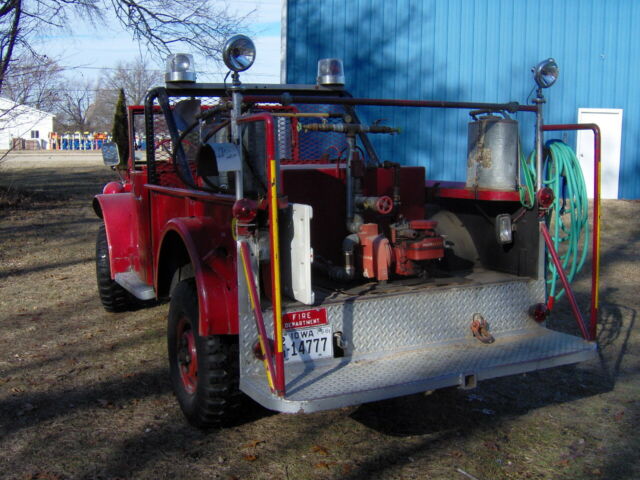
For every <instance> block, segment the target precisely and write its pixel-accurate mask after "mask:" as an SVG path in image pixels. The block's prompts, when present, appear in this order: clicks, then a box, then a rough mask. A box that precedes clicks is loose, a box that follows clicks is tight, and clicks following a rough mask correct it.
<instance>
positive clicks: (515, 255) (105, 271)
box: [94, 36, 596, 427]
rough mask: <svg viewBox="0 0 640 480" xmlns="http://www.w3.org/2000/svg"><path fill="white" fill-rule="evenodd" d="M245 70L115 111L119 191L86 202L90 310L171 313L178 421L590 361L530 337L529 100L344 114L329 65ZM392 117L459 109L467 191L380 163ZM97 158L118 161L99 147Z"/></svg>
mask: <svg viewBox="0 0 640 480" xmlns="http://www.w3.org/2000/svg"><path fill="white" fill-rule="evenodd" d="M254 55H255V49H254V47H253V44H252V42H251V40H250V39H248V38H247V37H244V36H235V37H232V38H231V39H230V40H229V41H228V42H227V45H226V47H225V54H224V61H225V63H226V65H227V66H228V67H229V69H230V70H231V82H230V83H223V84H205V83H197V82H195V73H194V70H193V59H192V58H190V57H189V56H188V55H181V54H178V55H175V56H173V57H172V59H171V60H170V61H169V64H168V65H169V69H168V72H167V77H166V80H167V84H166V86H164V87H158V88H154V89H152V90H151V91H149V93H148V95H147V98H146V101H145V105H144V106H134V107H129V137H130V139H131V141H130V148H129V152H128V163H127V165H126V168H121V169H118V170H117V171H118V172H120V175H121V180H120V181H114V182H110V183H108V184H107V185H106V186H105V187H104V190H103V192H102V194H100V195H97V196H96V197H95V199H94V209H95V211H96V213H97V215H98V216H99V217H100V218H101V219H102V220H103V225H102V226H101V227H100V229H99V232H98V239H97V247H96V254H97V260H96V261H97V279H98V287H99V293H100V297H101V300H102V303H103V305H104V307H105V308H106V309H107V310H109V311H123V310H127V309H128V308H130V307H132V306H134V305H136V304H139V303H140V302H148V301H153V300H166V299H168V300H170V307H169V315H168V332H167V337H168V356H169V364H170V375H171V381H172V385H173V388H174V391H175V393H176V396H177V399H178V401H179V403H180V406H181V408H182V410H183V411H184V413H185V415H186V417H187V419H188V420H189V421H190V422H191V423H192V424H194V425H196V426H198V427H210V426H212V425H218V424H221V423H225V422H227V421H229V420H230V419H232V418H233V417H234V415H237V414H241V412H242V410H243V402H242V399H243V396H244V395H246V396H248V397H250V398H252V399H253V400H255V401H257V402H258V403H260V404H262V405H264V406H265V407H267V408H270V409H273V410H277V411H281V412H313V411H317V410H323V409H331V408H337V407H342V406H346V405H352V404H358V403H363V402H369V401H374V400H379V399H384V398H390V397H394V396H400V395H405V394H410V393H415V392H420V391H427V390H434V389H438V388H443V387H449V386H459V387H461V388H465V389H468V388H473V387H474V386H475V385H476V384H477V382H478V381H480V380H484V379H488V378H493V377H499V376H505V375H513V374H517V373H522V372H527V371H532V370H538V369H543V368H548V367H554V366H558V365H563V364H569V363H575V362H579V361H582V360H586V359H589V358H592V357H593V356H594V355H595V353H596V350H595V349H596V347H595V344H594V342H593V341H592V340H593V338H590V337H589V335H586V338H579V337H576V336H572V335H568V334H565V333H561V332H557V331H553V330H551V329H549V328H547V327H546V326H545V319H546V316H547V314H548V300H547V292H546V289H547V286H546V280H545V272H546V265H545V263H546V259H547V257H546V243H545V239H544V235H543V232H542V230H544V229H542V228H541V223H544V222H545V220H544V218H543V217H544V209H545V208H546V207H547V206H548V205H547V204H546V203H545V202H547V201H548V199H547V198H546V197H544V195H542V194H541V193H540V192H542V193H544V192H545V189H544V186H542V185H538V186H537V188H536V192H529V193H528V194H524V197H525V198H524V201H523V197H522V195H521V191H520V190H521V188H520V175H521V173H520V167H519V157H518V155H519V142H518V127H517V122H516V121H515V120H513V119H512V118H511V117H512V116H513V114H515V113H517V112H524V114H526V112H530V113H532V114H536V115H537V116H538V122H537V128H538V135H539V136H541V127H542V121H541V120H542V116H541V107H542V103H539V104H536V105H533V106H531V105H530V106H522V105H519V104H517V103H505V104H486V103H469V102H466V103H463V102H460V103H454V102H437V101H426V100H416V101H411V100H389V99H363V98H353V97H352V96H351V95H350V94H349V93H348V92H347V91H346V90H345V89H344V87H343V84H344V77H343V71H342V65H341V62H340V61H338V60H335V59H325V60H322V61H321V62H320V64H319V73H318V83H317V84H315V85H248V84H247V85H245V84H243V83H241V81H240V72H242V71H243V70H246V69H247V68H249V67H250V65H251V63H252V60H253V57H254ZM551 67H552V66H551ZM551 67H549V66H547V67H545V68H547V69H548V68H551ZM552 73H553V72H552ZM545 74H547V75H548V74H549V72H548V71H545ZM556 74H557V72H556ZM540 91H541V90H539V92H540ZM385 107H396V108H463V109H468V110H473V112H472V114H473V116H474V117H473V119H472V120H473V121H472V122H471V124H470V127H469V132H470V137H469V138H470V144H469V145H470V146H469V157H468V177H467V182H466V183H455V182H448V181H445V180H446V179H443V180H440V179H432V178H430V176H429V172H428V170H427V169H425V167H422V166H407V165H408V164H411V159H408V158H401V157H400V156H398V155H395V154H391V155H388V156H385V157H384V158H382V157H381V156H380V155H379V154H378V153H377V150H378V149H377V147H378V146H379V145H382V144H384V142H391V143H392V145H395V143H393V142H395V141H396V139H397V138H399V137H400V136H401V135H402V132H400V131H398V130H397V129H396V128H394V127H393V125H386V124H384V122H383V121H381V120H379V119H382V118H385V117H384V113H383V110H384V108H385ZM359 109H364V113H361V111H360V110H359ZM361 117H362V118H365V117H366V118H367V119H368V123H365V122H364V121H362V120H361ZM136 138H137V139H139V140H138V141H136V140H135V139H136ZM140 143H142V148H140V149H137V147H138V146H139V145H140ZM385 151H387V152H389V151H391V152H393V149H391V150H389V149H387V150H385ZM104 156H105V163H107V164H109V165H115V164H116V163H117V161H118V160H117V158H118V157H117V151H115V150H114V145H113V144H108V145H106V146H105V148H104ZM538 156H540V152H539V151H538ZM547 193H548V192H547ZM541 232H542V233H541Z"/></svg>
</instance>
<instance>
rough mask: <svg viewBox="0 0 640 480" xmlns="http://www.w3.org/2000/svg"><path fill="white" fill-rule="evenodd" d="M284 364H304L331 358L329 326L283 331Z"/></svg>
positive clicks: (331, 341)
mask: <svg viewBox="0 0 640 480" xmlns="http://www.w3.org/2000/svg"><path fill="white" fill-rule="evenodd" d="M283 350H284V360H285V362H306V361H311V360H317V359H319V358H331V357H333V336H332V332H331V325H323V326H318V327H313V328H301V329H296V330H285V332H284V347H283Z"/></svg>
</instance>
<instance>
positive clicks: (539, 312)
mask: <svg viewBox="0 0 640 480" xmlns="http://www.w3.org/2000/svg"><path fill="white" fill-rule="evenodd" d="M530 313H531V316H532V317H533V319H534V320H535V321H536V322H538V323H542V322H544V321H545V320H546V319H547V317H548V316H549V314H550V313H551V311H550V310H549V308H548V307H547V306H546V305H545V304H544V303H536V304H535V305H534V306H533V307H531V311H530Z"/></svg>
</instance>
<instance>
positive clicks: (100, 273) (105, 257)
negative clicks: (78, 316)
mask: <svg viewBox="0 0 640 480" xmlns="http://www.w3.org/2000/svg"><path fill="white" fill-rule="evenodd" d="M96 280H97V282H98V293H99V294H100V300H101V301H102V306H103V307H104V309H105V310H106V311H107V312H124V311H126V310H129V309H131V308H132V307H133V306H134V305H135V300H134V298H133V296H132V295H131V294H130V293H129V292H127V291H126V290H125V289H124V288H122V287H121V286H120V285H118V284H117V283H116V282H115V281H114V280H112V279H111V266H110V264H109V243H108V242H107V233H106V230H105V227H104V224H102V225H100V228H99V229H98V236H97V238H96Z"/></svg>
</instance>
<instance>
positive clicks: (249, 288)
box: [240, 247, 256, 310]
mask: <svg viewBox="0 0 640 480" xmlns="http://www.w3.org/2000/svg"><path fill="white" fill-rule="evenodd" d="M240 258H241V259H242V267H243V268H242V270H243V271H244V281H245V282H247V292H248V293H249V300H250V301H251V309H252V310H255V309H256V304H255V302H254V300H253V295H252V294H251V287H250V286H249V285H250V280H249V270H248V269H247V261H246V260H245V258H244V253H243V252H242V247H240Z"/></svg>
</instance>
